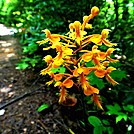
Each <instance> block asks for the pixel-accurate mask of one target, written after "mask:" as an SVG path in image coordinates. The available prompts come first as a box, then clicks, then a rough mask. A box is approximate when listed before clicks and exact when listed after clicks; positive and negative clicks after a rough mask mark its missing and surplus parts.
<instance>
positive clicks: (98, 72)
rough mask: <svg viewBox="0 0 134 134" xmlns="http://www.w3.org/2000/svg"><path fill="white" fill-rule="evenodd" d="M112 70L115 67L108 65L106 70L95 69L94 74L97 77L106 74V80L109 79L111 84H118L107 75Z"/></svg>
mask: <svg viewBox="0 0 134 134" xmlns="http://www.w3.org/2000/svg"><path fill="white" fill-rule="evenodd" d="M113 70H116V68H114V67H108V68H107V69H106V70H103V69H99V68H98V69H97V70H96V71H95V72H94V74H95V75H96V76H97V77H99V78H103V77H104V76H106V79H107V81H109V82H110V83H111V84H112V85H117V84H119V83H118V82H116V81H115V80H114V79H112V78H111V76H110V75H109V74H110V73H111V72H112V71H113Z"/></svg>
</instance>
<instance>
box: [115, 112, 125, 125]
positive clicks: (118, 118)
mask: <svg viewBox="0 0 134 134" xmlns="http://www.w3.org/2000/svg"><path fill="white" fill-rule="evenodd" d="M122 119H124V120H125V121H127V115H126V114H121V115H118V116H117V117H116V123H118V122H119V121H121V120H122Z"/></svg>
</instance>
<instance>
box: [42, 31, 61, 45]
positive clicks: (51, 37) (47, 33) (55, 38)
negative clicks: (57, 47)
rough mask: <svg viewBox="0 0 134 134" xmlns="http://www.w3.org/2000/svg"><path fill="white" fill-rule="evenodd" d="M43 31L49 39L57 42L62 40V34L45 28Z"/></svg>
mask: <svg viewBox="0 0 134 134" xmlns="http://www.w3.org/2000/svg"><path fill="white" fill-rule="evenodd" d="M42 31H43V32H45V34H46V37H47V38H48V39H49V41H50V42H52V43H56V42H59V41H60V37H61V35H58V34H51V32H50V31H49V30H48V29H45V30H42Z"/></svg>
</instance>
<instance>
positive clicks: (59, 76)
mask: <svg viewBox="0 0 134 134" xmlns="http://www.w3.org/2000/svg"><path fill="white" fill-rule="evenodd" d="M63 75H64V74H55V75H54V80H55V81H59V80H61V79H62V77H63Z"/></svg>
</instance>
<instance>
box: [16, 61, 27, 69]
mask: <svg viewBox="0 0 134 134" xmlns="http://www.w3.org/2000/svg"><path fill="white" fill-rule="evenodd" d="M28 66H29V64H27V63H25V62H21V63H18V64H17V67H16V69H26V68H27V67H28Z"/></svg>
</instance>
